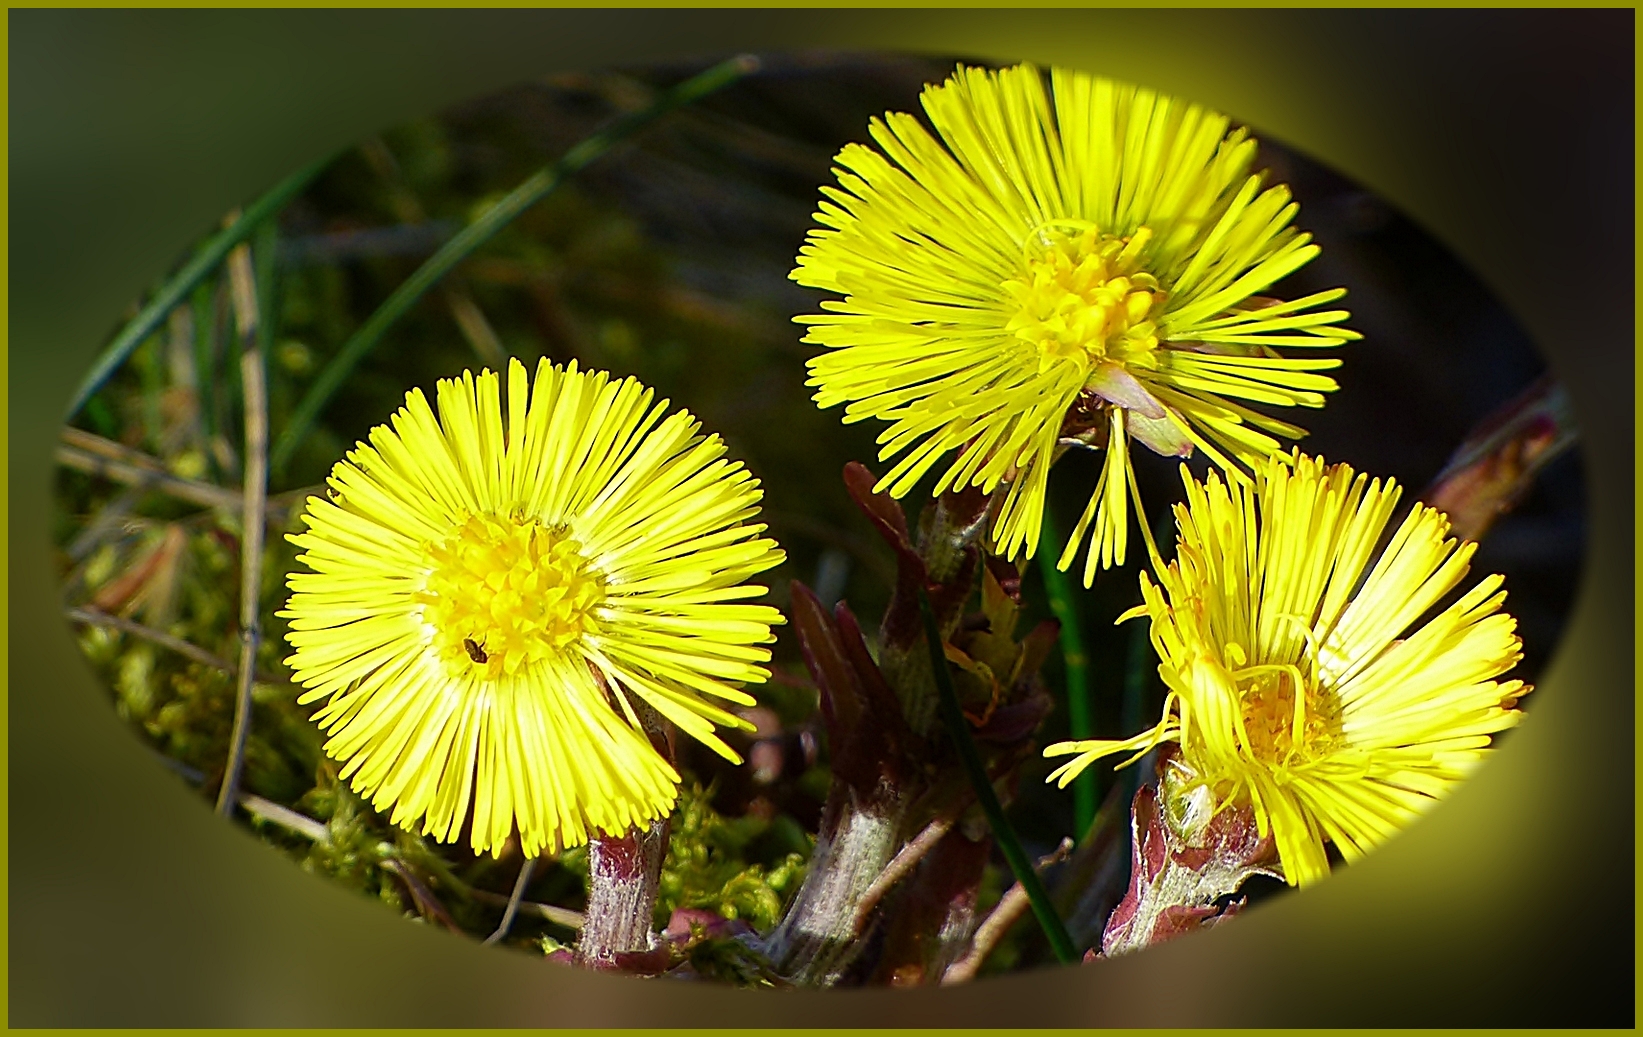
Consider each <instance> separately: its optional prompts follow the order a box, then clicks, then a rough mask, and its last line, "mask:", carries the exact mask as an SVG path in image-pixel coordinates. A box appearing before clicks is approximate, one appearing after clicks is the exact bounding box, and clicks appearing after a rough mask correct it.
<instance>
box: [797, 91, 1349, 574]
mask: <svg viewBox="0 0 1643 1037" xmlns="http://www.w3.org/2000/svg"><path fill="white" fill-rule="evenodd" d="M1050 78H1051V83H1052V85H1053V101H1052V96H1051V95H1050V94H1047V93H1046V91H1045V89H1044V83H1043V79H1042V77H1041V76H1040V74H1039V72H1038V70H1037V69H1035V68H1033V67H1032V66H1030V65H1022V66H1019V67H1016V68H1012V69H1006V70H1004V71H1002V72H991V71H987V70H984V69H977V68H963V67H961V68H959V69H958V71H957V72H955V73H954V75H953V76H952V78H951V79H949V80H948V81H947V82H946V83H945V84H943V85H941V86H936V87H930V88H927V89H926V90H925V92H924V96H923V103H924V111H925V114H926V115H928V116H929V119H930V122H931V124H932V125H933V126H934V128H935V130H936V133H937V134H939V135H940V140H939V141H938V140H937V139H936V137H934V136H932V135H931V134H930V132H929V131H927V130H926V129H925V128H924V126H923V125H921V124H920V123H919V121H918V120H917V119H916V118H915V117H914V116H912V115H908V114H904V113H891V114H887V115H886V116H885V117H884V119H882V120H879V119H875V120H873V122H872V124H871V126H870V128H869V132H870V133H871V135H872V138H873V140H874V141H875V142H876V143H877V144H878V148H877V149H875V148H872V147H868V146H866V145H861V144H851V145H848V146H846V147H845V148H844V150H842V151H841V152H839V155H838V157H837V160H836V161H837V162H838V165H839V167H841V168H840V169H838V170H837V173H838V177H839V186H838V187H837V188H830V187H824V188H823V189H822V193H823V195H824V196H825V200H824V201H823V202H822V203H821V206H820V210H819V211H818V212H817V213H816V220H817V221H818V222H819V223H820V224H822V226H821V228H820V229H817V230H813V231H811V233H810V235H809V238H808V240H807V242H806V244H805V245H804V247H803V248H802V249H801V250H800V253H799V258H798V265H797V267H796V268H795V269H794V271H793V273H792V275H791V276H792V277H793V279H794V280H795V281H798V282H799V283H800V284H803V285H807V286H810V287H814V288H821V289H825V290H827V291H831V292H836V293H838V294H840V295H842V296H844V298H843V299H839V300H829V301H827V302H824V303H823V304H822V308H823V309H825V310H827V311H828V312H826V313H823V314H817V315H812V316H804V317H800V318H798V320H799V321H800V322H801V323H805V324H808V325H809V326H810V328H809V331H808V333H807V334H806V336H805V341H806V342H811V343H816V344H818V345H822V346H826V347H828V352H826V353H823V354H822V355H821V356H818V357H816V358H814V359H813V360H811V361H810V373H811V378H810V382H809V384H811V385H814V386H816V387H818V388H817V393H816V402H817V403H818V404H819V405H821V406H823V407H831V406H834V405H836V404H840V403H845V404H848V406H847V407H846V408H845V412H844V420H845V421H847V422H850V421H860V420H863V419H865V418H870V417H871V418H882V419H884V420H886V421H888V422H890V425H889V427H888V428H886V429H885V430H884V432H883V434H882V435H880V436H879V442H880V443H881V444H882V448H881V450H880V459H881V460H882V459H886V458H889V457H892V456H895V455H897V454H900V455H902V456H901V460H900V461H899V462H898V463H897V464H896V465H895V467H893V468H892V469H891V470H890V471H889V472H888V473H886V475H885V476H884V478H883V480H881V482H880V488H881V489H882V488H885V487H888V488H889V490H890V492H891V493H892V494H893V495H895V496H897V497H899V496H901V495H903V494H905V493H906V492H907V491H908V490H909V489H911V488H912V487H913V485H914V484H915V483H916V482H918V480H919V479H920V478H921V477H922V476H923V475H924V474H925V473H926V472H928V471H929V470H930V469H931V467H932V466H934V465H935V464H936V462H937V461H938V460H940V459H941V458H942V457H943V456H944V455H946V454H948V453H949V452H951V451H954V450H957V451H959V453H958V456H957V458H956V459H954V460H953V462H952V464H951V465H950V466H949V467H948V468H947V469H946V471H945V472H944V473H943V474H942V475H941V477H940V478H939V479H938V481H937V484H936V492H938V493H939V492H941V491H943V490H945V489H947V488H949V487H951V488H958V489H962V488H964V487H966V486H971V485H977V486H981V487H982V488H983V489H985V490H986V491H987V492H992V491H993V490H994V489H995V488H997V487H998V485H999V484H1000V483H1001V482H1003V481H1006V480H1008V481H1009V483H1010V489H1009V492H1008V495H1007V496H1006V498H1005V501H1004V504H1003V507H1002V509H1001V511H1000V513H999V516H998V519H997V523H996V525H995V527H994V530H993V536H994V540H995V541H996V543H997V545H998V548H999V551H1000V552H1001V553H1002V554H1003V555H1005V556H1006V557H1008V558H1014V557H1015V556H1016V554H1017V553H1019V552H1020V551H1021V550H1022V549H1023V548H1025V550H1026V553H1027V554H1028V555H1029V556H1030V555H1032V554H1033V553H1035V551H1036V550H1037V546H1038V533H1039V526H1040V524H1041V520H1042V517H1043V508H1044V492H1045V485H1046V479H1047V477H1048V473H1049V468H1050V464H1051V462H1052V461H1053V460H1054V458H1055V456H1056V453H1057V450H1058V447H1059V446H1060V445H1062V444H1063V443H1064V442H1066V441H1076V442H1081V443H1083V444H1085V445H1088V446H1102V445H1104V446H1105V448H1106V451H1107V453H1106V461H1105V464H1104V466H1103V470H1102V474H1101V477H1100V480H1099V482H1098V483H1097V486H1096V489H1095V492H1094V493H1093V494H1092V496H1091V498H1090V503H1089V507H1088V508H1086V509H1085V512H1084V515H1083V517H1082V518H1081V519H1080V521H1079V523H1078V526H1077V529H1076V530H1075V532H1074V534H1073V535H1072V536H1071V537H1070V538H1069V539H1068V543H1067V548H1066V551H1065V553H1064V554H1063V556H1062V557H1061V559H1060V566H1061V568H1063V569H1065V568H1066V567H1067V566H1068V565H1069V564H1070V563H1071V561H1072V559H1073V557H1074V556H1075V555H1076V554H1077V552H1078V548H1079V546H1080V545H1081V543H1082V542H1083V540H1084V537H1085V535H1086V533H1087V532H1089V533H1090V534H1091V537H1092V543H1091V548H1090V553H1089V557H1088V560H1087V563H1086V566H1085V572H1084V581H1085V583H1086V585H1087V584H1088V583H1089V582H1090V580H1091V579H1092V578H1093V576H1094V573H1095V570H1096V568H1097V567H1098V566H1099V567H1102V568H1104V567H1106V566H1108V565H1110V564H1115V563H1118V564H1121V563H1122V562H1123V560H1124V554H1125V541H1126V527H1127V517H1126V508H1127V504H1126V496H1125V494H1126V492H1127V491H1128V490H1130V489H1132V488H1133V485H1132V484H1133V477H1132V476H1131V475H1130V473H1129V450H1128V441H1129V439H1131V438H1133V439H1136V440H1138V441H1139V442H1141V443H1143V444H1144V445H1146V446H1147V447H1148V448H1150V449H1151V450H1153V451H1155V452H1157V453H1160V454H1163V455H1166V456H1186V455H1188V454H1190V453H1191V452H1192V451H1193V449H1194V448H1199V449H1202V450H1204V451H1205V452H1206V453H1207V454H1208V455H1209V456H1210V457H1212V458H1213V459H1214V460H1215V461H1216V462H1217V463H1219V464H1220V465H1222V466H1223V467H1224V468H1227V469H1228V470H1229V471H1234V472H1235V471H1236V463H1238V462H1241V463H1243V464H1246V465H1254V464H1257V463H1259V462H1260V460H1261V459H1262V458H1264V457H1266V456H1268V455H1269V454H1271V453H1273V452H1275V451H1277V450H1278V449H1279V448H1280V444H1279V443H1278V441H1277V440H1276V439H1274V438H1273V436H1274V435H1278V436H1287V437H1291V438H1294V437H1297V436H1300V435H1303V434H1304V433H1303V431H1302V430H1301V429H1299V428H1297V427H1295V426H1293V425H1290V424H1288V423H1286V422H1282V421H1278V420H1276V419H1274V418H1272V417H1269V416H1267V415H1264V414H1261V413H1260V412H1258V411H1256V410H1253V409H1251V408H1250V407H1248V406H1246V405H1245V404H1246V403H1257V404H1270V405H1276V406H1305V407H1319V406H1322V405H1323V400H1324V397H1323V395H1322V394H1323V393H1325V392H1329V391H1331V390H1333V389H1334V388H1335V382H1334V381H1333V380H1332V379H1330V378H1329V377H1328V376H1326V375H1323V374H1320V373H1319V372H1321V371H1324V370H1327V369H1329V368H1333V367H1336V366H1338V365H1339V362H1340V361H1339V360H1338V359H1336V358H1332V357H1302V358H1285V357H1281V356H1279V354H1278V353H1277V351H1276V348H1275V347H1298V348H1303V349H1313V348H1317V347H1329V346H1336V345H1339V344H1340V343H1341V342H1344V341H1347V340H1349V339H1354V338H1357V337H1358V336H1357V335H1356V334H1355V333H1354V332H1351V331H1347V330H1344V329H1342V328H1340V327H1338V326H1337V324H1338V322H1339V321H1341V320H1343V319H1344V318H1345V317H1346V316H1347V314H1346V313H1345V311H1343V310H1320V309H1318V307H1320V306H1323V305H1325V304H1327V303H1330V302H1333V301H1334V300H1336V299H1338V298H1340V297H1341V296H1342V295H1344V294H1345V292H1344V290H1342V289H1336V290H1333V291H1327V292H1321V293H1318V294H1315V295H1310V296H1307V297H1305V298H1301V299H1295V300H1293V301H1289V302H1283V301H1280V300H1277V299H1270V298H1258V297H1257V293H1259V292H1262V291H1264V290H1266V289H1267V288H1268V287H1269V286H1271V285H1272V284H1273V283H1274V282H1276V281H1278V280H1279V279H1280V278H1282V277H1284V276H1285V275H1287V274H1289V273H1291V272H1293V271H1294V270H1296V269H1297V268H1299V267H1301V266H1302V265H1304V264H1305V263H1307V262H1308V261H1309V260H1311V259H1312V257H1313V256H1315V255H1316V254H1317V252H1318V248H1317V246H1315V245H1312V244H1310V238H1309V237H1308V236H1307V235H1305V234H1301V233H1299V232H1297V231H1296V230H1295V229H1294V228H1293V227H1291V226H1290V220H1291V218H1292V217H1293V216H1294V214H1295V209H1296V207H1295V205H1294V204H1293V203H1291V202H1290V198H1289V191H1288V189H1286V188H1284V187H1282V186H1278V187H1271V188H1267V189H1266V190H1262V189H1261V182H1262V178H1261V176H1259V175H1250V174H1249V166H1250V164H1251V162H1252V161H1253V159H1254V156H1255V142H1254V141H1253V140H1251V139H1250V138H1249V136H1248V135H1247V133H1246V132H1245V131H1244V130H1242V129H1237V130H1231V131H1230V132H1229V121H1228V119H1227V118H1226V117H1225V116H1223V115H1219V114H1216V113H1215V112H1212V111H1208V110H1206V109H1204V108H1201V107H1199V106H1197V105H1188V104H1185V103H1183V102H1180V101H1177V100H1175V99H1173V98H1169V97H1164V96H1160V95H1158V94H1155V93H1153V92H1152V91H1150V90H1142V89H1139V88H1136V87H1132V86H1125V85H1121V84H1118V83H1113V82H1110V81H1108V80H1105V79H1097V78H1093V77H1091V76H1087V75H1083V74H1080V73H1076V72H1067V71H1063V70H1060V69H1057V70H1054V71H1052V73H1051V76H1050ZM1240 401H1242V402H1240ZM1237 477H1240V478H1242V477H1243V476H1242V475H1241V473H1240V474H1239V475H1238V476H1237ZM1127 484H1128V485H1127ZM1092 527H1093V532H1091V531H1092Z"/></svg>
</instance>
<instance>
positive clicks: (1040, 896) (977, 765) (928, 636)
mask: <svg viewBox="0 0 1643 1037" xmlns="http://www.w3.org/2000/svg"><path fill="white" fill-rule="evenodd" d="M918 607H919V613H920V614H921V615H922V616H923V617H924V640H925V643H926V644H927V645H928V646H929V648H930V666H931V668H932V669H933V670H934V671H935V678H936V687H937V688H938V689H939V690H940V692H941V712H942V716H943V718H944V719H945V720H946V722H947V730H948V732H949V733H951V734H952V736H953V741H954V742H955V743H957V745H958V755H959V757H960V758H961V759H963V761H964V769H965V771H967V772H968V773H969V776H970V784H971V785H972V786H974V787H975V792H976V798H977V799H978V800H980V801H981V809H982V811H983V812H985V813H986V815H987V823H988V824H989V825H990V826H992V829H993V838H994V839H996V840H997V841H998V848H999V849H1000V850H1001V851H1003V853H1004V859H1005V860H1006V861H1008V862H1009V865H1010V870H1011V871H1012V872H1014V873H1015V878H1016V881H1017V882H1019V883H1021V888H1022V890H1023V891H1024V892H1025V893H1026V894H1027V901H1028V903H1030V904H1032V907H1033V914H1034V915H1036V916H1037V917H1038V924H1039V925H1040V926H1042V927H1043V929H1044V935H1045V936H1046V937H1048V938H1049V941H1050V949H1051V950H1053V951H1054V952H1055V956H1056V959H1057V960H1058V961H1060V962H1061V963H1062V964H1064V965H1072V964H1074V963H1076V962H1077V961H1078V951H1077V950H1075V949H1074V948H1073V941H1072V937H1071V936H1068V935H1067V927H1066V926H1065V925H1063V924H1062V922H1061V916H1060V915H1058V914H1056V913H1055V907H1054V905H1052V904H1051V903H1050V895H1049V894H1048V893H1047V892H1045V890H1044V884H1043V883H1042V882H1040V881H1039V880H1038V873H1037V872H1036V871H1034V870H1033V863H1032V861H1030V860H1028V859H1027V853H1026V851H1025V850H1023V849H1022V848H1021V840H1020V839H1018V838H1017V837H1016V834H1015V829H1014V828H1013V827H1011V825H1010V822H1009V819H1008V818H1006V817H1005V816H1004V807H1003V806H1002V805H1000V804H999V802H998V796H997V795H995V794H994V793H993V783H992V782H991V781H989V780H988V779H987V767H986V765H985V764H983V763H982V762H981V753H980V752H978V751H977V750H976V743H975V741H974V740H973V739H972V738H971V737H970V729H969V727H968V726H967V724H966V722H965V720H964V710H963V709H962V708H961V707H960V706H959V704H958V694H957V693H956V692H955V691H954V690H953V675H952V674H951V673H949V672H948V670H947V656H946V653H945V652H943V651H942V647H941V646H942V638H941V630H940V628H939V627H937V626H936V616H935V613H934V612H933V611H932V610H931V609H930V596H929V595H928V594H926V593H925V592H924V588H923V587H920V588H919V592H918Z"/></svg>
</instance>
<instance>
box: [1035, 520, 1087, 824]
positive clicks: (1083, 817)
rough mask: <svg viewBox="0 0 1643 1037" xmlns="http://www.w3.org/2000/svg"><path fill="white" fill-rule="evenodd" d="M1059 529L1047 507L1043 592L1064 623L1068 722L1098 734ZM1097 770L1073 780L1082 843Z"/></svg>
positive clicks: (1080, 735) (1041, 549)
mask: <svg viewBox="0 0 1643 1037" xmlns="http://www.w3.org/2000/svg"><path fill="white" fill-rule="evenodd" d="M1061 548H1062V544H1061V536H1060V531H1059V530H1057V529H1056V528H1055V518H1054V516H1053V515H1052V514H1051V513H1050V509H1049V508H1048V507H1045V509H1044V524H1043V525H1042V526H1041V527H1039V533H1038V570H1039V572H1041V573H1043V574H1044V594H1045V596H1046V597H1047V598H1049V600H1050V611H1051V612H1052V613H1054V614H1055V618H1056V619H1057V620H1059V621H1060V622H1061V661H1062V669H1063V670H1064V671H1065V673H1066V681H1067V725H1068V727H1069V729H1070V731H1069V733H1070V734H1071V735H1072V737H1073V738H1074V739H1075V740H1082V739H1086V738H1094V737H1095V722H1094V720H1093V719H1092V717H1091V715H1090V657H1089V655H1088V654H1086V653H1085V651H1084V628H1083V626H1082V625H1081V624H1080V623H1079V621H1078V603H1077V600H1076V599H1075V598H1074V597H1073V588H1072V581H1071V580H1069V579H1067V574H1066V573H1064V572H1062V571H1061V570H1060V569H1057V568H1056V567H1055V562H1056V559H1057V558H1060V557H1061ZM1095 800H1096V796H1095V772H1094V771H1093V770H1091V769H1089V768H1085V770H1084V772H1083V773H1082V774H1080V775H1079V776H1078V777H1076V778H1074V779H1073V835H1074V836H1075V837H1076V838H1077V839H1078V840H1079V841H1080V842H1082V841H1083V839H1084V835H1085V833H1087V832H1088V831H1089V830H1090V825H1092V824H1093V823H1095Z"/></svg>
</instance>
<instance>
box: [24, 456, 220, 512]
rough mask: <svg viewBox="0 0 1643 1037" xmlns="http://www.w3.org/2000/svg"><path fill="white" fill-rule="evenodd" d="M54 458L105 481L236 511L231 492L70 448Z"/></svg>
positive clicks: (203, 505) (209, 506) (59, 462)
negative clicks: (109, 480)
mask: <svg viewBox="0 0 1643 1037" xmlns="http://www.w3.org/2000/svg"><path fill="white" fill-rule="evenodd" d="M56 456H57V463H58V464H64V465H67V466H69V467H70V468H76V469H79V470H80V471H82V472H87V473H89V474H91V475H99V476H102V477H103V478H105V479H113V480H114V481H115V482H119V483H125V484H126V485H127V486H136V487H140V488H142V489H145V490H147V489H153V490H159V491H160V492H161V493H164V494H165V495H167V496H168V497H176V498H177V499H178V500H185V501H188V502H189V503H190V504H198V505H200V506H201V507H205V508H237V507H239V505H240V495H239V494H237V493H235V492H234V491H233V490H225V489H223V488H222V487H221V486H213V485H211V484H210V483H204V482H199V481H198V480H195V479H184V478H182V477H181V476H177V475H172V474H171V473H169V472H163V471H155V470H154V469H152V468H146V467H141V466H139V465H135V464H131V463H129V462H126V461H116V460H113V459H112V458H108V457H98V456H96V455H95V454H89V453H86V452H84V451H82V450H76V449H75V448H74V447H71V446H59V447H58V448H57V455H56Z"/></svg>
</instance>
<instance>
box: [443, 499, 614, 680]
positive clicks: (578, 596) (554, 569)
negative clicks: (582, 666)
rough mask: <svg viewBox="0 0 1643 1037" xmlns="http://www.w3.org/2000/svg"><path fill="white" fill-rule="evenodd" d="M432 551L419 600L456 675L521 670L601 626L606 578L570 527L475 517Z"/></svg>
mask: <svg viewBox="0 0 1643 1037" xmlns="http://www.w3.org/2000/svg"><path fill="white" fill-rule="evenodd" d="M428 556H429V558H430V559H431V560H432V561H433V563H434V564H433V569H432V571H431V572H429V573H428V582H427V584H426V587H425V589H424V590H423V591H422V592H420V593H419V594H418V595H417V600H418V601H420V602H421V603H422V605H423V619H424V621H425V622H426V623H427V624H428V625H429V626H430V627H432V628H433V649H434V651H435V653H436V654H437V655H438V656H439V658H440V660H441V661H442V662H444V663H445V665H446V667H447V668H449V669H450V670H451V671H452V672H453V673H456V672H467V673H473V672H474V671H478V673H477V674H476V675H483V676H485V677H488V678H496V677H499V676H501V675H502V674H504V673H506V674H514V673H517V672H519V670H520V669H521V668H524V667H528V666H530V665H532V664H534V663H538V662H541V661H542V660H544V659H546V658H548V657H549V656H552V655H557V654H559V653H562V652H564V651H565V650H566V648H568V647H569V646H570V645H571V644H572V643H574V642H575V641H576V640H577V639H578V638H580V637H582V636H583V635H584V634H586V633H589V632H591V631H592V630H593V629H594V622H593V609H594V607H595V606H596V605H597V604H598V603H599V601H600V600H602V598H603V597H604V589H605V588H604V580H603V579H602V578H601V577H600V576H599V574H598V573H597V572H596V571H595V570H594V569H593V567H592V566H591V565H589V563H588V560H587V559H586V558H584V557H583V556H582V552H581V545H580V544H578V543H577V542H576V541H575V540H573V539H571V538H570V536H569V535H568V534H567V532H566V531H565V530H562V529H551V528H549V527H547V526H545V525H543V524H542V523H540V522H537V521H536V520H535V519H516V518H511V517H500V516H493V515H473V516H470V517H469V518H468V519H467V521H465V522H463V523H462V524H461V525H460V526H458V527H457V528H456V531H455V532H454V533H452V534H451V536H449V537H447V538H446V539H445V540H443V541H441V542H439V543H436V544H431V545H429V547H428Z"/></svg>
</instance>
